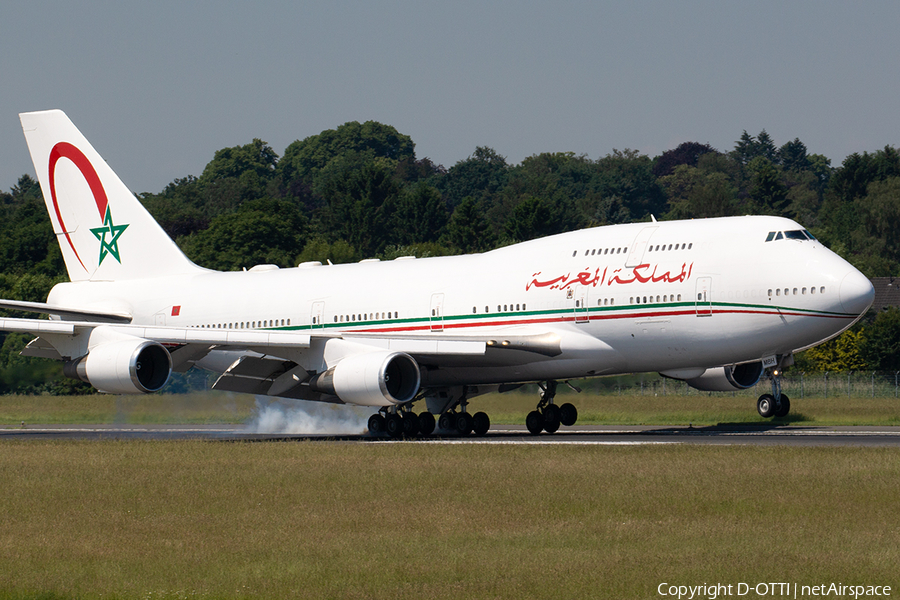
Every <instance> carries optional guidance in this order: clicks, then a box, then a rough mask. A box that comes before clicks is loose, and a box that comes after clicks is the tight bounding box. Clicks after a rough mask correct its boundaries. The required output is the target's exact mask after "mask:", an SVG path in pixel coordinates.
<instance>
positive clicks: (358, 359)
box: [310, 351, 421, 406]
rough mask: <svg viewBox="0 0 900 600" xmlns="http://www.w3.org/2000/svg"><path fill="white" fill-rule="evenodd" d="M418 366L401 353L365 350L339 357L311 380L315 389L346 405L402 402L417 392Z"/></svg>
mask: <svg viewBox="0 0 900 600" xmlns="http://www.w3.org/2000/svg"><path fill="white" fill-rule="evenodd" d="M420 382H421V377H420V375H419V365H418V364H416V361H415V360H413V358H412V357H411V356H409V355H408V354H404V353H402V352H385V351H375V352H364V353H362V354H354V355H352V356H348V357H346V358H344V359H342V360H341V361H340V362H339V363H338V364H337V365H335V366H334V367H332V368H330V369H328V370H327V371H325V372H324V373H321V374H319V375H317V376H316V377H315V378H314V379H313V380H312V381H310V388H312V389H313V390H314V391H317V392H322V393H326V394H333V395H335V396H337V397H338V398H340V399H341V400H342V401H344V402H346V403H347V404H358V405H360V406H391V405H394V404H403V403H404V402H408V401H409V400H412V399H413V397H415V395H416V392H418V391H419V383H420Z"/></svg>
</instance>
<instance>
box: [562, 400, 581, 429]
mask: <svg viewBox="0 0 900 600" xmlns="http://www.w3.org/2000/svg"><path fill="white" fill-rule="evenodd" d="M577 420H578V409H577V408H575V405H574V404H570V403H569V402H566V403H565V404H563V405H562V406H560V407H559V422H560V423H562V424H563V425H565V426H566V427H571V426H572V425H574V424H575V421H577Z"/></svg>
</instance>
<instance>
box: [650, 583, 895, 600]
mask: <svg viewBox="0 0 900 600" xmlns="http://www.w3.org/2000/svg"><path fill="white" fill-rule="evenodd" d="M656 592H657V593H658V594H659V595H660V596H666V597H672V598H677V599H678V600H693V599H695V598H697V599H700V598H706V599H708V600H716V598H728V597H745V598H763V597H766V598H768V597H776V598H778V597H781V598H827V597H831V598H867V597H868V598H873V597H876V596H881V597H889V596H890V595H891V586H889V585H844V584H842V583H820V584H818V585H801V584H797V583H783V582H779V583H728V584H725V583H710V584H706V583H704V584H703V585H674V584H670V583H667V582H663V583H661V584H659V586H657V588H656Z"/></svg>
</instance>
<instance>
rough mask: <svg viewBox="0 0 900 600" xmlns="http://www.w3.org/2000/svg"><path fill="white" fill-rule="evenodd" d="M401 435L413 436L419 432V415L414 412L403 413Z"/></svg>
mask: <svg viewBox="0 0 900 600" xmlns="http://www.w3.org/2000/svg"><path fill="white" fill-rule="evenodd" d="M401 418H402V419H403V435H405V436H406V437H414V436H415V435H416V434H417V433H419V416H418V415H417V414H416V413H413V412H408V413H403V417H401Z"/></svg>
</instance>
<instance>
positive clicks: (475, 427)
mask: <svg viewBox="0 0 900 600" xmlns="http://www.w3.org/2000/svg"><path fill="white" fill-rule="evenodd" d="M490 428H491V418H490V417H489V416H487V413H483V412H477V413H475V414H474V415H473V416H472V431H473V432H475V435H484V434H486V433H487V432H488V429H490Z"/></svg>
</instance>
